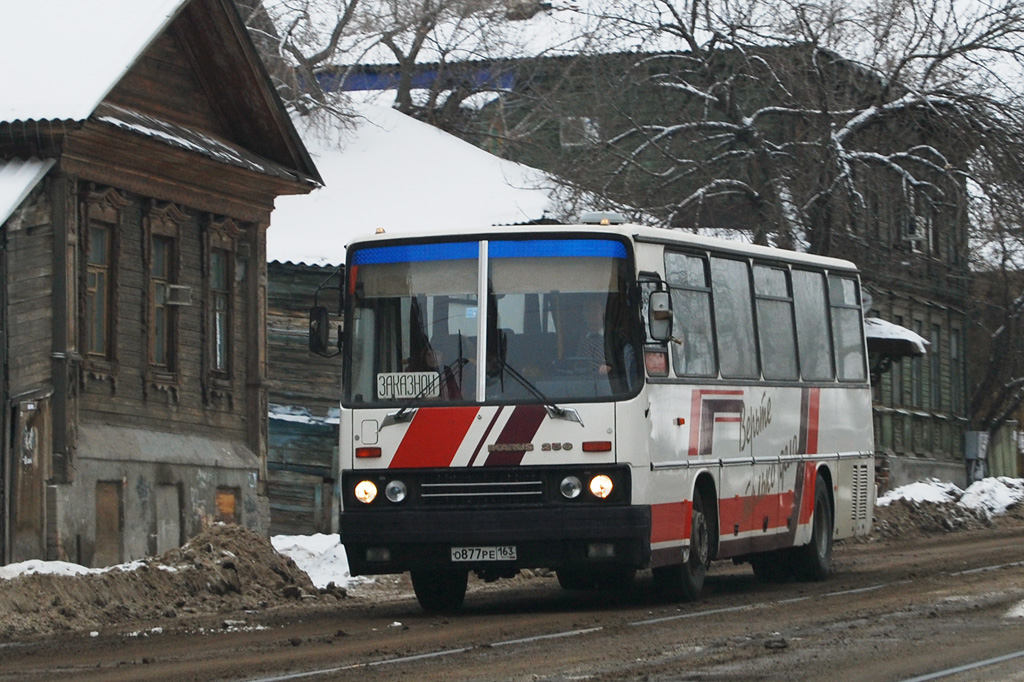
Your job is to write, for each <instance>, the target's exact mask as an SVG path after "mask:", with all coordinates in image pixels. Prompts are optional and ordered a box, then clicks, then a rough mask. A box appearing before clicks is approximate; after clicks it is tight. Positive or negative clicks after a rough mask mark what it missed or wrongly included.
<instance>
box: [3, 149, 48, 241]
mask: <svg viewBox="0 0 1024 682" xmlns="http://www.w3.org/2000/svg"><path fill="white" fill-rule="evenodd" d="M53 163H54V162H53V159H28V160H27V161H23V160H21V159H11V160H10V161H2V160H0V225H3V224H4V223H5V222H7V219H8V218H10V217H11V214H12V213H14V209H16V208H18V205H19V204H21V202H22V201H23V200H24V199H25V197H27V196H28V193H29V192H31V191H32V188H33V187H35V186H36V183H38V182H39V181H40V180H42V178H43V176H44V175H46V172H47V171H48V170H50V167H51V166H52V165H53Z"/></svg>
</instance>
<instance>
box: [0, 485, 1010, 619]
mask: <svg viewBox="0 0 1024 682" xmlns="http://www.w3.org/2000/svg"><path fill="white" fill-rule="evenodd" d="M897 500H909V501H912V502H921V503H931V504H938V505H942V504H953V503H955V505H956V506H958V507H961V508H964V509H967V510H970V511H974V512H980V513H982V514H984V515H985V516H988V517H992V516H999V515H1001V514H1004V513H1005V512H1006V510H1007V509H1008V508H1009V507H1011V506H1013V505H1015V504H1021V503H1024V479H1020V478H1007V477H999V478H986V479H984V480H981V481H978V482H976V483H973V484H972V485H970V486H969V487H968V488H967V490H961V489H960V488H959V487H958V486H956V485H954V484H952V483H948V482H944V481H940V480H938V479H929V480H927V481H918V482H917V483H911V484H910V485H905V486H902V487H900V488H896V489H895V490H891V491H889V492H888V493H886V494H885V495H883V496H881V497H879V498H878V501H877V505H878V506H879V507H886V506H889V505H891V504H892V503H893V502H895V501H897ZM270 541H271V544H272V545H273V546H274V549H275V550H277V552H279V553H280V554H283V555H285V556H287V557H290V558H291V559H292V560H293V561H294V562H295V563H296V565H298V567H299V568H301V569H302V570H303V571H305V572H306V574H307V575H309V578H310V580H311V581H312V582H313V584H314V585H315V586H316V587H318V588H321V589H323V588H325V587H327V586H328V585H329V584H330V583H332V582H333V583H334V584H335V585H336V586H338V587H342V588H345V587H348V586H349V585H351V584H353V583H356V582H361V581H364V580H366V579H365V578H358V577H357V578H353V577H352V575H351V574H350V573H349V565H348V557H347V556H346V554H345V547H344V546H343V545H342V544H341V538H340V537H339V536H338V535H337V534H333V535H325V534H320V533H318V534H316V535H275V536H274V537H272V538H271V539H270ZM142 564H143V562H142V561H133V562H128V563H125V564H119V565H117V566H110V567H108V568H86V567H85V566H79V565H78V564H70V563H67V562H63V561H38V560H31V561H23V562H21V563H17V564H10V565H8V566H0V580H2V579H10V578H14V577H16V576H19V575H30V574H38V573H43V574H52V575H62V576H76V575H83V574H95V573H104V572H108V571H114V570H122V571H133V570H136V569H137V568H138V567H139V566H140V565H142ZM160 568H161V569H163V570H167V571H174V570H176V569H175V567H174V566H160ZM1021 608H1022V610H1024V604H1022V605H1021ZM1022 613H1024V611H1022Z"/></svg>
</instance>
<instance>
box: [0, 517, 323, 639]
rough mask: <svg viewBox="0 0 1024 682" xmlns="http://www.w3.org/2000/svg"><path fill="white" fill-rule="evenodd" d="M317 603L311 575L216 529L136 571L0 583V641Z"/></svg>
mask: <svg viewBox="0 0 1024 682" xmlns="http://www.w3.org/2000/svg"><path fill="white" fill-rule="evenodd" d="M331 592H332V593H334V592H335V591H331ZM334 596H339V597H340V596H343V593H341V592H337V593H336V594H334ZM318 598H319V592H318V590H317V589H316V587H314V585H313V583H312V582H311V581H310V579H309V576H307V575H306V573H305V572H303V571H302V570H301V569H300V568H299V567H298V566H296V565H295V562H294V561H292V560H291V559H290V558H288V557H286V556H284V555H282V554H278V553H277V551H276V550H274V548H273V546H272V545H271V544H270V541H269V540H267V539H266V538H264V537H261V536H259V535H257V534H256V533H254V532H252V531H250V530H246V529H244V528H241V527H239V526H225V525H219V526H213V527H211V528H208V529H206V530H204V531H203V532H201V533H200V534H199V535H197V536H196V537H194V538H193V539H192V540H191V541H189V542H188V543H187V544H186V545H184V546H182V547H180V548H178V549H174V550H171V551H169V552H167V553H165V554H163V555H161V556H158V557H151V558H148V559H145V560H143V561H141V562H137V567H136V568H135V569H134V570H122V569H120V568H115V569H112V570H110V571H107V572H105V573H98V574H95V573H93V574H84V575H79V576H75V577H67V576H58V575H41V574H34V575H24V576H20V577H17V578H14V579H11V580H0V640H8V639H15V638H23V637H25V636H28V635H41V634H51V633H56V632H62V631H68V630H99V629H101V628H108V627H116V626H123V625H126V624H131V623H138V622H152V621H161V620H168V619H171V620H170V622H171V623H174V622H177V619H180V618H182V617H184V616H187V615H190V614H199V615H203V614H207V615H208V614H231V613H244V612H245V611H252V610H263V609H267V608H273V607H276V606H282V605H287V604H291V605H294V604H295V603H296V602H301V601H315V600H317V599H318Z"/></svg>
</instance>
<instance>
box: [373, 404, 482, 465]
mask: <svg viewBox="0 0 1024 682" xmlns="http://www.w3.org/2000/svg"><path fill="white" fill-rule="evenodd" d="M477 412H478V408H476V407H423V408H420V409H419V410H417V412H416V416H414V417H413V418H412V423H410V424H409V429H408V430H407V431H406V432H405V436H404V437H403V438H402V442H401V443H399V445H398V450H397V451H396V452H395V456H394V458H393V459H392V460H391V468H392V469H426V468H430V467H448V466H451V463H452V460H453V459H455V453H456V452H457V451H458V449H459V446H460V445H461V444H462V441H463V440H464V439H465V437H466V433H468V432H469V427H470V426H471V425H472V424H473V419H474V418H475V417H476V413H477Z"/></svg>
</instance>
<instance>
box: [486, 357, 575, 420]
mask: <svg viewBox="0 0 1024 682" xmlns="http://www.w3.org/2000/svg"><path fill="white" fill-rule="evenodd" d="M498 363H499V365H498V366H499V367H500V368H501V370H502V372H503V373H504V372H508V373H509V375H510V376H511V377H512V378H513V379H515V380H516V381H518V382H519V384H520V385H521V386H522V387H523V388H525V389H526V390H527V391H529V392H530V393H532V394H533V397H534V398H537V399H538V400H540V401H541V402H542V403H544V409H545V411H547V413H548V416H549V417H551V418H552V419H564V420H566V421H570V422H576V423H577V424H579V425H580V426H583V419H581V418H580V413H579V412H577V411H576V410H575V409H574V408H572V407H561V406H559V405H556V404H555V403H554V401H553V400H551V399H550V398H548V397H547V396H546V395H544V394H543V393H542V392H541V390H540V389H539V388H537V387H536V386H535V385H534V383H533V382H532V381H530V380H529V379H527V378H526V377H524V376H523V375H522V374H520V373H519V371H518V370H517V369H515V368H514V367H513V366H512V365H510V364H508V362H507V361H506V360H505V359H504V358H499V360H498Z"/></svg>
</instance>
